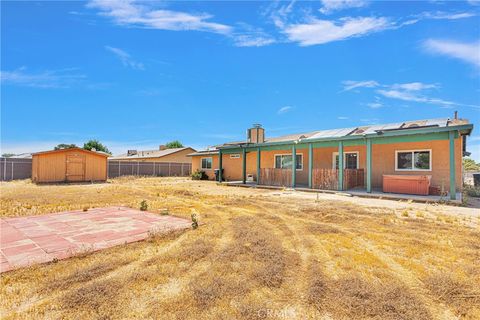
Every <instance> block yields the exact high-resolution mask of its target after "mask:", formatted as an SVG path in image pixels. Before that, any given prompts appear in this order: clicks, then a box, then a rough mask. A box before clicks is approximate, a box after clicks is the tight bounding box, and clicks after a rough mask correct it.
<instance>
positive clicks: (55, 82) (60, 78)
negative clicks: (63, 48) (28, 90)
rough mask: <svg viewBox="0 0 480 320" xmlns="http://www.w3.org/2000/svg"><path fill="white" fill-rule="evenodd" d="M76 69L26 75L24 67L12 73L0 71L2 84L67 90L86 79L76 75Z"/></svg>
mask: <svg viewBox="0 0 480 320" xmlns="http://www.w3.org/2000/svg"><path fill="white" fill-rule="evenodd" d="M76 70H77V69H75V68H69V69H61V70H45V71H42V72H37V73H28V72H27V71H26V68H25V67H22V68H20V69H17V70H14V71H1V72H0V78H1V81H2V83H5V84H12V85H19V86H25V87H33V88H44V89H48V88H69V87H71V86H72V85H74V84H77V83H79V82H81V81H82V80H84V79H85V78H86V76H85V75H83V74H78V73H76V72H75V71H76Z"/></svg>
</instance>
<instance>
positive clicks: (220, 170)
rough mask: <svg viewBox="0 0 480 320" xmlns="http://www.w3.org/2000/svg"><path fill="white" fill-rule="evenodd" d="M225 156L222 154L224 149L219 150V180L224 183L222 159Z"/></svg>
mask: <svg viewBox="0 0 480 320" xmlns="http://www.w3.org/2000/svg"><path fill="white" fill-rule="evenodd" d="M222 158H223V155H222V150H221V149H220V150H218V180H220V181H219V182H220V183H222V179H223V177H222V176H223V174H222V168H223V166H222V160H223V159H222Z"/></svg>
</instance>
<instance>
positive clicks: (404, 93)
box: [342, 80, 480, 109]
mask: <svg viewBox="0 0 480 320" xmlns="http://www.w3.org/2000/svg"><path fill="white" fill-rule="evenodd" d="M342 84H343V85H344V90H343V91H350V90H352V89H355V88H376V91H375V92H376V93H377V94H379V95H381V96H383V97H386V98H389V99H397V100H402V101H411V102H419V103H427V104H432V105H437V106H440V107H443V108H453V107H470V108H474V109H480V106H478V105H471V104H464V103H458V102H454V101H449V100H444V99H440V98H435V97H430V96H428V95H426V94H425V92H426V91H428V90H430V89H438V88H440V86H439V85H438V84H429V83H422V82H408V83H396V84H392V85H387V84H381V83H378V82H377V81H374V80H368V81H352V80H348V81H343V82H342ZM375 99H376V101H375V102H372V103H366V104H365V105H366V106H368V107H370V108H373V109H375V108H380V107H383V103H381V102H380V98H378V97H375Z"/></svg>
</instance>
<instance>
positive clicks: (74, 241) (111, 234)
mask: <svg viewBox="0 0 480 320" xmlns="http://www.w3.org/2000/svg"><path fill="white" fill-rule="evenodd" d="M190 225H191V222H190V221H189V220H186V219H182V218H177V217H172V216H161V215H157V214H154V213H150V212H145V211H140V210H135V209H131V208H126V207H108V208H96V209H89V210H88V211H87V212H83V211H81V210H78V211H67V212H60V213H52V214H47V215H41V216H29V217H19V218H2V219H0V259H1V260H0V263H1V267H0V272H5V271H9V270H12V269H16V268H20V267H24V266H28V265H31V264H34V263H43V262H48V261H52V260H54V259H65V258H68V257H71V256H74V255H76V254H79V253H82V252H85V251H96V250H101V249H105V248H109V247H113V246H116V245H119V244H124V243H130V242H134V241H139V240H143V239H145V238H146V237H147V236H148V232H149V231H153V232H164V231H170V230H179V229H185V228H188V227H190Z"/></svg>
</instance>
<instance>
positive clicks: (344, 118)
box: [337, 117, 350, 120]
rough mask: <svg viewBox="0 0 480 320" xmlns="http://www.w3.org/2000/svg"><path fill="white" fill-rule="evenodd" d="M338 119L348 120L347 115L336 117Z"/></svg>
mask: <svg viewBox="0 0 480 320" xmlns="http://www.w3.org/2000/svg"><path fill="white" fill-rule="evenodd" d="M337 119H338V120H348V119H350V118H349V117H337Z"/></svg>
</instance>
